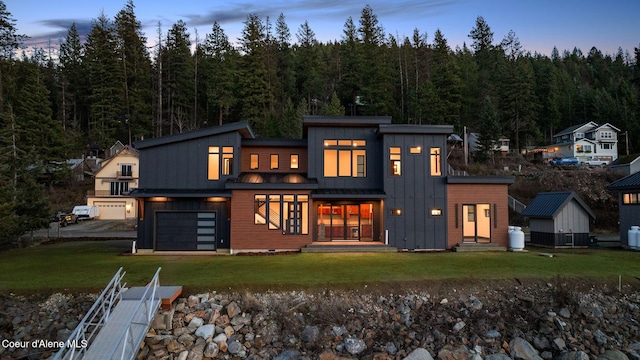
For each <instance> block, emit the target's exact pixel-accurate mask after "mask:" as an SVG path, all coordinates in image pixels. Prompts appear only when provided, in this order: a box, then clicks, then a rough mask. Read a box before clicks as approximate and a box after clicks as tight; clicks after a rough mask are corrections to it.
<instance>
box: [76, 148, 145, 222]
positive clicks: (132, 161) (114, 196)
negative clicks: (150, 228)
mask: <svg viewBox="0 0 640 360" xmlns="http://www.w3.org/2000/svg"><path fill="white" fill-rule="evenodd" d="M138 169H139V160H138V151H137V150H136V149H134V148H132V147H129V146H127V145H125V146H124V147H122V148H121V149H120V150H119V151H118V152H117V153H116V154H115V155H114V156H112V157H110V158H109V159H107V160H105V161H103V162H102V167H101V168H100V170H98V171H97V172H96V174H95V184H94V190H91V191H89V192H88V193H87V205H89V206H91V205H94V206H98V207H99V209H100V216H99V219H101V220H125V219H136V218H137V216H138V206H137V203H136V200H135V198H133V197H131V196H130V195H129V192H130V191H131V190H133V189H134V188H137V187H138Z"/></svg>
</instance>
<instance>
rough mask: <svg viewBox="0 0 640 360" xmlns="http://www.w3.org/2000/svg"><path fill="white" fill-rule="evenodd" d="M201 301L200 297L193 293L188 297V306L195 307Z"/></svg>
mask: <svg viewBox="0 0 640 360" xmlns="http://www.w3.org/2000/svg"><path fill="white" fill-rule="evenodd" d="M199 303H200V298H198V297H197V296H194V295H191V296H189V297H188V298H187V306H188V307H194V306H196V304H199Z"/></svg>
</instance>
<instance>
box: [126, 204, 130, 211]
mask: <svg viewBox="0 0 640 360" xmlns="http://www.w3.org/2000/svg"><path fill="white" fill-rule="evenodd" d="M126 208H127V213H131V204H127V205H126Z"/></svg>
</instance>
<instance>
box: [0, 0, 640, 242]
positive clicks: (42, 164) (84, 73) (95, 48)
mask: <svg viewBox="0 0 640 360" xmlns="http://www.w3.org/2000/svg"><path fill="white" fill-rule="evenodd" d="M19 20H20V19H14V18H13V16H12V14H11V12H10V9H7V7H6V5H5V3H4V2H3V1H1V0H0V218H3V219H8V218H10V219H13V220H14V221H3V222H0V248H1V247H2V246H3V244H5V245H6V244H10V243H12V242H13V241H14V239H15V238H16V236H17V235H19V234H22V233H24V232H25V231H29V230H32V229H37V228H39V227H41V226H42V225H43V223H44V222H45V221H46V219H47V218H48V216H50V215H51V214H50V213H49V208H48V206H47V205H46V197H45V196H43V194H44V190H45V186H47V185H50V181H49V182H47V179H46V177H43V176H42V174H43V172H46V170H43V169H44V168H46V166H47V164H52V163H60V162H61V161H64V160H65V159H69V158H78V157H82V156H83V154H85V153H86V151H87V149H89V148H91V147H97V148H103V149H104V148H108V147H109V146H110V145H112V144H113V143H114V142H115V141H116V140H120V141H121V142H122V143H124V144H133V143H135V141H138V140H141V139H148V138H153V137H159V136H164V135H170V134H175V133H181V132H186V131H191V130H195V129H198V128H202V127H208V126H217V125H219V124H224V123H230V122H235V121H239V120H248V121H249V122H250V124H251V126H252V128H253V129H254V131H255V133H256V134H257V136H259V137H262V138H299V137H301V136H302V116H303V115H305V114H318V115H343V116H356V115H384V116H391V117H392V119H393V121H394V122H395V123H411V124H450V125H453V126H454V129H455V131H456V132H458V133H460V132H461V131H462V129H463V127H466V128H468V129H470V130H471V131H474V132H477V133H479V134H480V145H481V146H482V147H485V148H487V149H489V148H491V145H492V144H493V142H494V141H496V140H497V139H498V138H499V137H500V136H506V137H508V138H510V139H511V144H512V147H513V148H515V149H523V148H525V147H528V146H536V145H540V144H545V143H548V142H549V141H550V140H551V136H552V135H553V134H554V133H555V132H557V131H559V130H561V129H563V128H565V127H568V126H572V125H577V124H580V123H583V122H588V121H595V122H596V123H607V122H608V123H611V124H612V125H614V126H616V127H618V128H619V129H621V130H622V132H623V133H625V134H626V136H627V137H628V140H629V141H628V143H629V148H625V147H626V145H625V143H624V142H621V143H620V151H621V152H624V151H628V152H635V151H639V150H640V149H638V148H637V144H638V141H637V139H639V138H640V121H639V117H640V45H639V47H638V48H635V49H634V52H633V54H630V53H629V52H628V51H623V50H622V49H619V50H618V52H617V54H603V53H602V52H601V51H600V50H598V49H597V48H595V47H594V48H591V49H589V50H588V52H587V53H583V52H582V50H581V49H578V48H574V49H568V50H567V49H565V50H562V52H561V51H560V50H558V49H556V48H554V49H553V51H552V53H551V55H550V56H547V55H543V54H539V53H533V54H532V53H531V52H530V51H527V50H526V49H524V48H523V46H522V45H521V44H520V41H519V39H518V37H517V35H516V34H515V32H513V31H510V32H509V33H508V34H506V35H505V36H504V38H502V39H495V38H494V33H493V32H492V30H491V28H490V26H489V24H488V23H487V22H486V21H485V20H484V18H483V17H482V16H478V17H477V19H476V22H475V24H469V28H470V30H469V35H468V38H469V44H468V45H467V44H466V43H465V44H463V45H462V46H461V47H460V46H458V47H456V48H451V47H450V46H449V44H448V43H447V39H446V36H445V34H443V33H442V32H441V31H440V30H436V31H435V33H433V34H427V33H425V32H421V31H420V30H419V29H415V30H414V31H413V34H412V36H411V37H405V38H399V37H397V36H394V35H392V34H386V33H385V31H384V27H383V25H382V24H380V22H379V21H378V18H377V16H376V14H375V13H374V10H373V9H372V8H371V7H370V6H368V5H367V6H365V7H364V8H363V9H362V12H361V15H360V18H359V19H352V18H348V19H346V20H345V23H344V27H343V29H342V33H341V37H340V40H335V41H332V42H327V43H322V42H319V41H318V40H317V39H316V37H315V34H314V32H313V30H312V29H311V27H310V26H309V23H308V22H305V23H303V24H302V25H300V26H299V27H298V28H297V29H296V30H295V32H293V31H292V30H291V29H290V27H289V26H288V24H287V22H286V18H285V14H284V13H281V14H280V15H279V16H278V17H277V19H275V21H273V19H270V18H261V17H260V16H258V15H256V14H248V15H247V17H246V20H245V21H244V23H243V24H244V28H243V30H242V34H241V37H240V38H238V39H237V41H233V40H230V39H229V37H228V36H227V35H226V33H225V31H224V29H223V28H222V26H221V25H220V24H218V23H217V22H215V23H213V24H212V25H211V31H210V32H209V33H207V34H204V36H202V37H200V35H199V34H195V37H193V36H192V35H191V34H190V33H189V31H188V29H187V24H186V23H185V22H183V21H182V20H179V21H177V22H176V23H174V24H172V25H171V26H170V27H169V28H168V29H167V30H166V31H165V30H164V29H163V28H162V24H160V23H159V24H158V27H157V34H155V35H152V39H153V41H151V43H153V44H154V46H152V47H149V46H148V44H149V43H150V41H149V39H150V38H149V37H148V36H149V35H147V34H144V33H143V32H142V26H141V23H140V21H139V20H138V19H137V18H136V15H135V6H134V3H133V0H128V1H127V3H126V4H124V6H123V8H122V10H120V11H119V12H118V13H117V14H116V15H115V16H114V18H113V19H111V18H108V17H107V16H106V15H104V14H98V16H97V17H96V18H95V19H94V20H93V24H92V28H91V30H90V32H89V33H88V35H87V36H86V38H83V37H81V36H80V34H79V33H78V29H77V28H76V26H75V24H74V25H72V26H71V27H70V28H69V30H68V33H67V35H66V37H65V38H64V39H62V41H61V42H60V44H59V46H56V47H55V48H50V49H42V48H37V49H26V48H24V46H23V42H24V41H25V40H26V39H27V37H26V36H25V35H21V34H19V33H18V32H17V26H16V24H17V22H18V21H19ZM192 38H195V41H193V42H192V40H191V39H192ZM634 144H635V147H636V148H634ZM43 178H44V179H43ZM49 180H50V179H49ZM34 214H37V215H34Z"/></svg>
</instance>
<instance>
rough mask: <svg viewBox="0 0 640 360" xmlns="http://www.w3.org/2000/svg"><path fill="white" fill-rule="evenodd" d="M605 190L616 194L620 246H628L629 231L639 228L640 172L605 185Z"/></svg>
mask: <svg viewBox="0 0 640 360" xmlns="http://www.w3.org/2000/svg"><path fill="white" fill-rule="evenodd" d="M607 190H609V191H617V192H618V209H619V211H620V215H619V216H620V220H619V223H620V244H621V245H622V246H628V245H629V237H628V235H629V233H628V231H629V229H630V228H631V226H634V225H638V226H640V172H637V173H635V174H631V175H628V176H625V177H623V178H622V179H619V180H616V181H614V182H612V183H611V184H609V185H607Z"/></svg>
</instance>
